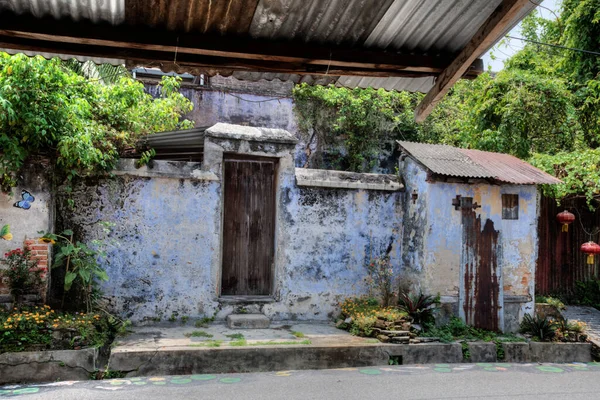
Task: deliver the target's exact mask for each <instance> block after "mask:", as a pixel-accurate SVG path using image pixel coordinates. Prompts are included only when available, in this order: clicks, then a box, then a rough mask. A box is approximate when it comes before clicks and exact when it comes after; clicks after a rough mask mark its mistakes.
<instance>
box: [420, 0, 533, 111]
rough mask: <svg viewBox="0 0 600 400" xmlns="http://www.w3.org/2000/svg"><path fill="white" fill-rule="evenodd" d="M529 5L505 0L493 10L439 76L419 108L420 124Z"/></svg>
mask: <svg viewBox="0 0 600 400" xmlns="http://www.w3.org/2000/svg"><path fill="white" fill-rule="evenodd" d="M528 4H531V3H530V0H504V1H503V2H502V3H501V4H500V5H499V6H498V7H497V8H496V10H494V12H493V13H492V15H490V17H489V18H488V19H487V20H486V21H485V22H484V24H483V25H482V26H481V28H479V30H478V31H477V33H476V34H475V36H473V38H472V39H471V41H470V42H469V43H468V44H467V45H466V46H465V48H464V49H463V50H462V51H461V52H460V54H459V55H458V56H457V57H456V59H454V61H452V63H451V64H450V65H449V66H448V67H447V68H446V69H445V70H444V71H443V72H442V73H441V74H440V75H439V76H438V78H437V79H436V82H435V85H434V86H433V88H432V89H431V90H430V91H429V93H427V95H426V96H425V98H423V100H422V101H421V103H420V104H419V105H418V106H417V108H416V110H415V120H416V121H417V122H423V121H424V120H425V118H427V116H428V115H429V114H431V111H432V110H433V108H434V107H435V106H436V104H437V103H438V102H440V100H442V99H443V98H444V96H445V95H446V93H448V91H449V90H450V88H451V87H452V86H453V85H454V84H455V83H456V82H457V81H458V80H459V79H460V78H461V77H462V76H463V75H464V73H465V72H466V71H467V70H468V68H469V67H470V65H471V64H472V63H473V62H474V61H475V60H476V59H477V58H478V57H479V56H480V55H481V54H482V53H483V52H484V51H485V50H486V49H488V48H490V47H491V46H492V45H493V44H494V43H495V42H496V41H497V40H498V39H499V38H500V36H501V35H502V34H503V33H504V32H505V31H506V29H507V28H509V27H510V25H511V24H512V23H513V22H514V21H515V19H516V18H517V16H518V14H519V12H521V11H522V10H523V8H524V7H525V6H526V5H528Z"/></svg>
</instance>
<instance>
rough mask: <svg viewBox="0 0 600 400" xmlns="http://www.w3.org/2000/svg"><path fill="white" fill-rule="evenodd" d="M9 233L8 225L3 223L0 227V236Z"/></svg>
mask: <svg viewBox="0 0 600 400" xmlns="http://www.w3.org/2000/svg"><path fill="white" fill-rule="evenodd" d="M8 233H10V225H4V226H3V227H2V229H0V237H3V236H6V235H7V234H8Z"/></svg>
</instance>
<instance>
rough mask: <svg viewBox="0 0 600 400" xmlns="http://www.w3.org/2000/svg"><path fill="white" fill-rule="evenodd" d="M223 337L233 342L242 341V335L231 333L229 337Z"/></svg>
mask: <svg viewBox="0 0 600 400" xmlns="http://www.w3.org/2000/svg"><path fill="white" fill-rule="evenodd" d="M225 336H227V337H228V338H229V339H234V340H241V339H244V334H242V333H232V334H231V335H225Z"/></svg>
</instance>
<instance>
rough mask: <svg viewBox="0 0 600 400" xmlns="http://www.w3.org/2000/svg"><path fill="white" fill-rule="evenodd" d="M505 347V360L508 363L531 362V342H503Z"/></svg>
mask: <svg viewBox="0 0 600 400" xmlns="http://www.w3.org/2000/svg"><path fill="white" fill-rule="evenodd" d="M502 348H503V349H504V359H503V360H502V361H503V362H507V363H528V362H531V353H530V352H529V343H525V342H506V343H502Z"/></svg>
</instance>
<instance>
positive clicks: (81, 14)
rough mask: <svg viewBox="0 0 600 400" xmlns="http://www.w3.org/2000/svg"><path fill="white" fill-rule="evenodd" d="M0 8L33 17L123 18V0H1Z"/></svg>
mask: <svg viewBox="0 0 600 400" xmlns="http://www.w3.org/2000/svg"><path fill="white" fill-rule="evenodd" d="M0 10H10V11H13V12H15V13H16V14H31V15H33V16H35V17H38V18H41V17H47V16H52V17H54V18H56V19H61V18H71V19H73V20H74V21H80V20H89V21H92V22H94V23H99V22H108V23H110V24H113V25H118V24H120V23H122V22H123V21H124V20H125V0H3V1H0Z"/></svg>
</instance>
